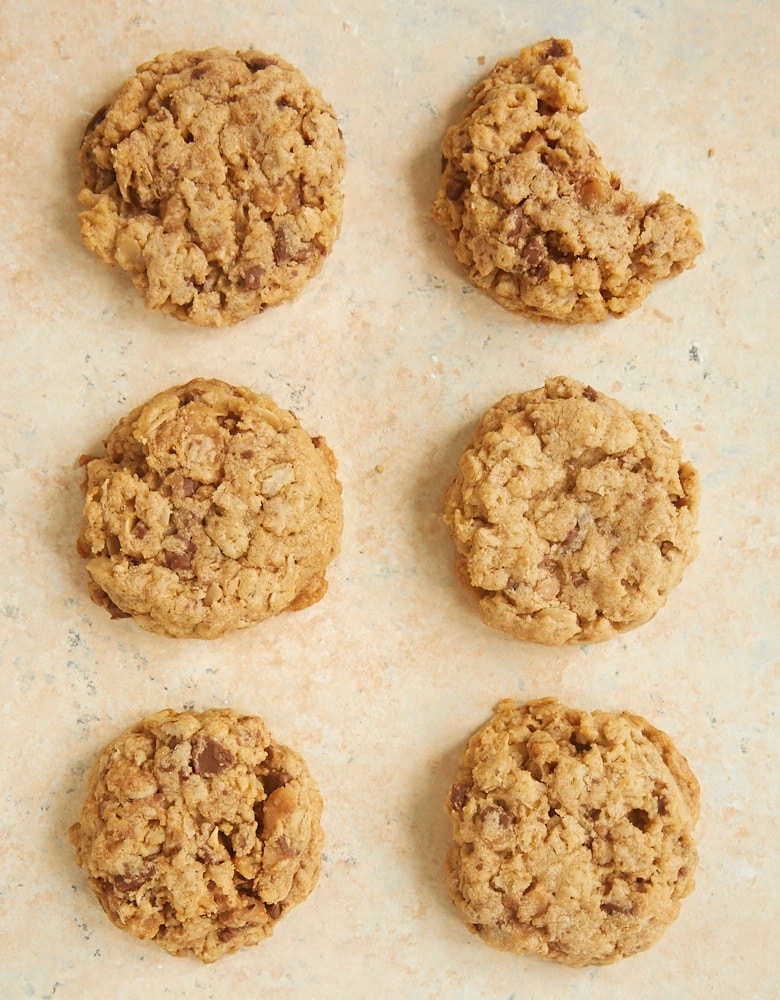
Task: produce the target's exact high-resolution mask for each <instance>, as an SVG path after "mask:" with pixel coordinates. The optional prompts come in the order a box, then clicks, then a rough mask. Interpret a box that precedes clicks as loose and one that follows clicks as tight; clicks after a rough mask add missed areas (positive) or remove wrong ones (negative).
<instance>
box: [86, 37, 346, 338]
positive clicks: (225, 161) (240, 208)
mask: <svg viewBox="0 0 780 1000" xmlns="http://www.w3.org/2000/svg"><path fill="white" fill-rule="evenodd" d="M79 162H80V164H81V170H82V191H81V194H80V196H79V201H80V202H81V205H82V206H83V209H84V210H83V212H82V213H81V215H80V217H79V218H80V225H81V235H82V238H83V240H84V243H85V244H86V245H87V246H88V247H89V248H90V249H91V250H94V252H95V253H96V254H97V256H98V257H99V258H100V259H101V260H102V261H103V262H104V263H106V264H108V265H110V266H114V265H118V266H119V267H120V268H122V269H123V270H125V271H127V272H129V274H130V277H131V278H132V280H133V283H134V284H135V286H136V288H138V290H139V291H140V292H141V294H142V295H143V298H144V302H145V303H146V305H147V306H148V307H149V308H150V309H155V310H161V311H162V312H166V313H172V314H173V315H174V316H176V317H178V318H179V319H182V320H188V321H189V322H191V323H196V324H199V325H201V326H229V325H231V324H233V323H237V322H238V321H239V320H242V319H245V318H246V317H248V316H252V315H254V314H255V313H259V312H260V311H261V310H262V309H264V308H265V307H266V306H270V305H276V304H278V303H280V302H283V301H285V300H286V299H290V298H293V297H294V296H295V295H297V294H298V293H299V292H300V290H301V289H302V287H303V285H304V284H305V282H306V281H307V280H308V279H309V278H310V277H312V276H313V275H314V274H316V273H317V272H318V271H319V270H320V268H321V267H322V264H323V261H324V259H325V257H326V256H327V254H329V253H330V251H331V249H332V247H333V243H334V241H335V240H336V238H337V236H338V233H339V228H340V226H341V213H342V202H343V196H342V193H341V189H340V183H341V180H342V177H343V174H344V164H345V151H344V141H343V139H342V136H341V132H340V130H339V126H338V122H337V120H336V115H335V113H334V110H333V108H332V107H331V105H330V104H328V103H327V101H325V100H324V98H323V97H322V94H321V93H320V92H319V91H318V90H317V89H316V88H314V87H312V86H311V85H310V84H309V83H308V81H307V80H306V79H305V78H304V76H303V74H302V73H301V72H300V71H299V70H298V69H296V68H295V67H294V66H291V65H290V64H289V63H288V62H285V61H284V60H283V59H281V58H280V57H279V56H277V55H265V54H264V53H262V52H256V51H254V50H253V51H249V52H238V53H235V54H234V53H231V52H228V51H226V50H225V49H221V48H212V49H207V50H206V51H202V52H187V51H184V52H176V53H174V54H172V55H168V54H164V55H159V56H157V58H156V59H153V60H151V61H150V62H147V63H144V64H143V65H141V66H139V67H138V69H137V71H136V74H135V75H134V76H133V77H131V78H130V79H129V80H127V81H126V82H125V83H124V84H123V85H122V87H121V88H120V89H119V91H118V93H117V94H116V96H115V97H114V98H113V99H112V100H111V102H110V103H109V104H108V105H107V106H106V107H104V108H102V109H101V110H100V111H99V112H98V113H97V114H96V115H95V116H94V117H93V119H92V121H91V122H90V123H89V125H88V126H87V131H86V135H85V136H84V140H83V143H82V146H81V153H80V157H79Z"/></svg>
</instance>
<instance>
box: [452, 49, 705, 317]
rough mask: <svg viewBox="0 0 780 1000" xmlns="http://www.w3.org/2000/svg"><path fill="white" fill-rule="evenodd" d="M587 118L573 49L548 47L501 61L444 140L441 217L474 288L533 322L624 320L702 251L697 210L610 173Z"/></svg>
mask: <svg viewBox="0 0 780 1000" xmlns="http://www.w3.org/2000/svg"><path fill="white" fill-rule="evenodd" d="M586 109H587V102H586V100H585V96H584V94H583V91H582V85H581V79H580V64H579V62H578V60H577V59H576V57H575V56H574V55H573V52H572V46H571V42H569V41H568V40H566V39H558V38H550V39H547V40H546V41H543V42H539V43H538V44H536V45H532V46H531V47H530V48H527V49H523V51H522V52H521V53H520V54H519V56H517V57H516V58H514V59H505V60H503V61H501V62H499V63H498V64H497V65H496V66H495V68H494V69H493V70H492V71H491V72H490V74H489V75H488V76H487V77H486V78H485V79H484V80H482V81H481V82H480V83H478V84H477V85H476V86H475V87H474V88H473V89H472V90H471V91H470V93H469V95H468V103H467V106H466V108H465V110H464V111H463V113H462V115H461V116H460V118H459V119H458V121H457V122H455V124H453V125H452V126H451V127H450V128H449V129H448V130H447V132H446V134H445V137H444V140H443V144H442V152H443V159H442V177H441V184H440V187H439V191H438V194H437V196H436V200H435V203H434V207H433V217H434V219H435V220H436V221H437V222H439V223H441V225H442V226H444V227H445V229H446V230H447V238H448V241H449V243H450V244H451V246H452V247H453V248H454V250H455V255H456V257H457V259H458V260H459V261H460V262H461V264H463V265H464V266H465V267H466V269H467V271H468V275H469V278H470V279H471V281H472V282H473V283H474V284H475V285H477V286H478V287H479V288H482V289H484V290H485V291H486V292H488V293H489V294H490V295H492V296H493V298H495V299H496V300H497V301H498V302H500V303H501V305H503V306H505V307H506V308H507V309H509V310H511V311H512V312H516V313H522V314H524V315H525V316H529V317H531V318H533V319H546V320H558V321H560V322H565V323H594V322H598V321H599V320H603V319H604V318H605V317H607V316H618V317H619V316H623V315H625V313H627V312H629V311H630V310H632V309H635V308H636V307H637V306H638V305H639V304H640V303H641V302H642V300H643V299H644V298H645V296H646V295H647V294H648V292H649V291H650V289H651V288H652V286H653V284H654V283H655V282H656V281H658V280H659V279H661V278H668V277H670V276H672V275H675V274H678V273H679V272H680V271H682V270H684V269H685V268H689V267H692V266H693V263H694V260H695V258H696V257H697V256H698V254H700V253H701V251H702V249H703V243H702V238H701V234H700V232H699V228H698V223H697V220H696V217H695V216H694V214H693V213H692V212H691V211H689V210H688V209H687V208H684V207H683V206H682V205H680V204H678V203H677V202H676V201H675V200H674V198H672V196H671V195H669V194H666V193H662V194H660V195H659V196H658V198H657V200H656V201H654V202H652V203H649V204H646V203H645V202H643V201H642V200H641V199H640V197H639V196H638V195H637V194H635V193H633V192H632V191H627V190H626V189H625V188H624V187H623V185H622V183H621V181H620V179H619V178H618V177H617V176H616V175H615V174H614V173H611V172H610V171H608V170H607V169H606V167H605V166H604V164H603V163H602V161H601V158H600V156H599V154H598V152H597V151H596V148H595V146H594V145H593V143H592V142H591V141H590V140H589V139H588V137H587V136H586V134H585V131H584V129H583V127H582V123H581V122H580V115H581V114H582V113H583V112H584V111H585V110H586Z"/></svg>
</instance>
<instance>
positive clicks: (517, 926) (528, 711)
mask: <svg viewBox="0 0 780 1000" xmlns="http://www.w3.org/2000/svg"><path fill="white" fill-rule="evenodd" d="M446 809H447V812H448V814H449V817H450V820H451V824H452V836H453V843H452V846H451V848H450V850H449V852H448V855H447V860H446V874H447V881H448V886H449V890H450V895H451V897H452V900H453V903H454V904H455V907H456V909H457V911H458V913H459V915H460V917H461V918H462V920H463V921H464V923H465V924H466V926H467V927H468V928H469V930H471V931H472V932H473V933H476V934H478V935H479V936H480V937H481V938H482V939H483V940H484V941H485V942H486V943H487V944H489V945H491V946H493V947H495V948H499V949H502V950H505V951H510V952H516V953H518V954H533V955H538V956H540V957H541V958H546V959H553V960H555V961H557V962H560V963H561V964H564V965H571V966H583V965H604V964H607V963H610V962H615V961H617V960H618V959H621V958H625V957H628V956H630V955H634V954H636V953H637V952H640V951H644V950H645V949H647V948H649V947H650V946H651V945H653V944H654V943H655V942H656V941H658V939H659V938H660V937H661V936H662V935H663V934H664V932H665V931H666V930H667V928H668V927H669V925H670V924H671V923H672V922H673V921H674V920H676V919H677V917H678V915H679V912H680V904H681V901H682V900H683V899H684V898H685V897H686V896H688V895H689V894H690V893H691V892H692V891H693V888H694V873H695V870H696V865H697V861H698V853H697V849H696V845H695V842H694V839H693V830H694V827H695V825H696V822H697V819H698V814H699V785H698V782H697V780H696V778H695V776H694V775H693V773H692V772H691V768H690V766H689V765H688V762H687V761H686V760H685V758H684V757H683V756H682V754H681V753H680V752H679V751H678V750H677V749H676V747H675V746H674V744H673V742H672V740H671V739H670V738H669V737H668V736H667V735H666V734H665V733H663V732H661V731H660V730H658V729H656V728H655V727H654V726H653V725H651V724H650V723H649V722H648V721H647V720H646V719H643V718H641V717H639V716H636V715H632V714H630V713H628V712H620V713H611V712H585V711H579V710H575V709H571V708H567V707H566V706H565V705H562V704H560V702H558V701H556V700H555V699H553V698H543V699H540V700H537V701H533V702H530V703H529V704H526V705H520V704H516V703H515V702H514V701H511V700H506V701H502V702H501V703H500V704H499V705H498V707H497V710H496V713H495V715H494V716H493V717H492V718H491V719H490V720H489V721H488V722H487V723H485V725H484V726H483V727H482V728H481V729H480V730H479V731H478V732H477V733H476V734H475V735H474V736H472V738H471V739H470V740H469V742H468V744H467V746H466V748H465V750H464V752H463V754H462V756H461V759H460V763H459V766H458V771H457V774H456V777H455V780H454V782H453V784H452V786H451V788H450V792H449V796H448V798H447V802H446Z"/></svg>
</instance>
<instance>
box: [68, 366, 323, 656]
mask: <svg viewBox="0 0 780 1000" xmlns="http://www.w3.org/2000/svg"><path fill="white" fill-rule="evenodd" d="M105 449H106V450H105V455H104V456H102V457H97V458H88V457H85V458H84V459H82V461H83V463H84V464H85V465H86V482H85V488H86V498H85V502H84V526H83V530H82V532H81V535H80V537H79V540H78V545H77V548H78V552H79V554H80V555H81V556H83V557H84V558H85V559H86V560H87V573H88V575H89V578H90V593H91V595H92V598H93V600H94V601H95V602H96V603H97V604H102V605H104V606H105V607H107V608H108V610H109V611H110V612H111V613H112V615H113V616H114V617H121V616H132V617H133V618H134V620H135V621H136V622H137V623H138V624H139V625H140V626H142V627H143V628H145V629H148V630H149V631H152V632H158V633H161V634H163V635H169V636H176V637H194V638H202V639H213V638H216V637H218V636H221V635H223V634H224V633H226V632H229V631H231V630H233V629H239V628H246V627H247V626H249V625H253V624H255V623H257V622H260V621H262V620H264V619H266V618H269V617H270V616H271V615H276V614H279V612H281V611H285V610H298V609H300V608H305V607H308V606H309V605H311V604H314V603H316V602H317V601H319V600H320V598H322V597H323V596H324V594H325V591H326V589H327V582H326V579H325V571H326V569H327V567H328V565H329V563H330V562H331V560H332V559H333V558H334V557H335V556H336V554H337V553H338V551H339V547H340V544H341V529H342V502H341V485H340V483H339V481H338V479H337V478H336V474H335V470H336V460H335V457H334V455H333V452H332V451H331V450H330V448H329V447H328V445H327V443H326V442H325V439H324V438H322V437H315V438H312V437H310V436H309V435H308V434H307V433H306V431H304V430H303V428H302V427H301V426H300V423H299V422H298V420H297V418H296V417H295V416H294V415H293V414H292V413H290V412H289V411H288V410H283V409H280V408H279V407H278V406H276V404H275V403H274V402H273V400H272V399H271V398H270V397H269V396H263V395H258V394H256V393H254V392H252V391H251V390H250V389H246V388H236V387H234V386H231V385H228V384H227V383H225V382H221V381H219V380H217V379H203V378H196V379H193V380H192V381H190V382H188V383H187V384H186V385H181V386H174V387H173V388H171V389H167V390H166V391H164V392H161V393H158V394H157V395H156V396H154V397H153V398H152V399H150V400H149V401H148V402H147V403H144V404H143V405H141V406H138V407H137V408H136V409H134V410H133V411H132V412H131V413H130V414H128V415H127V416H126V417H124V418H123V419H122V420H120V421H119V423H118V424H117V426H116V427H115V428H114V429H113V430H112V431H111V433H110V434H109V436H108V438H107V440H106V442H105Z"/></svg>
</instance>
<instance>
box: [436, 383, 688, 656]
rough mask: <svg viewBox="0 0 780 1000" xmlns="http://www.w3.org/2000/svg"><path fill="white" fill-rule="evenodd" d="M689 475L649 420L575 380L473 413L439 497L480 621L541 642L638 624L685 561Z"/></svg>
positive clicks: (675, 447) (659, 602)
mask: <svg viewBox="0 0 780 1000" xmlns="http://www.w3.org/2000/svg"><path fill="white" fill-rule="evenodd" d="M698 509H699V476H698V473H697V472H696V470H695V468H694V467H693V466H692V465H691V464H690V463H688V462H685V461H683V460H682V458H681V446H680V442H679V441H676V440H674V439H673V438H672V437H671V436H670V435H669V434H668V433H667V431H666V430H665V429H664V427H663V425H662V423H661V421H660V419H659V418H658V417H657V416H655V415H653V414H646V413H641V412H638V411H630V410H628V409H626V408H625V407H624V406H623V405H622V404H621V403H619V402H618V401H617V400H615V399H611V398H610V397H608V396H605V395H603V394H602V393H600V392H597V391H596V390H595V389H593V388H592V387H591V386H586V385H583V384H581V383H579V382H576V381H575V380H573V379H569V378H565V377H558V378H551V379H548V380H547V381H546V382H545V384H544V386H543V387H542V388H540V389H534V390H531V391H528V392H521V393H515V394H512V395H509V396H506V397H505V398H504V399H502V400H500V401H499V402H498V403H497V404H496V405H495V406H493V407H491V408H490V409H489V410H488V411H487V413H485V415H484V416H483V417H482V419H481V421H480V422H479V424H478V426H477V428H476V431H475V433H474V436H473V440H472V442H471V444H469V445H468V446H467V447H466V448H465V449H464V452H463V454H462V456H461V459H460V467H459V472H458V475H457V477H456V478H455V480H454V482H453V483H452V485H451V486H450V488H449V489H448V490H447V492H446V494H445V497H444V520H445V522H446V524H447V526H448V528H449V531H450V535H451V537H452V539H453V541H454V543H455V546H456V548H457V551H458V557H457V560H456V571H457V574H458V576H459V578H460V580H461V582H462V583H463V584H464V586H465V587H466V588H467V589H468V590H470V591H471V592H473V593H474V594H475V595H476V596H477V598H478V601H479V608H480V613H481V615H482V618H483V621H484V622H485V623H486V624H488V625H491V626H492V627H494V628H497V629H500V630H501V631H504V632H507V633H509V634H510V635H512V636H514V637H515V638H516V639H520V640H524V641H527V642H539V643H544V644H547V645H563V644H576V643H587V642H599V641H602V640H605V639H609V638H612V637H614V636H615V635H618V634H619V633H622V632H626V631H628V630H629V629H632V628H636V627H637V626H638V625H641V624H643V623H644V622H647V621H648V620H649V619H650V618H652V617H653V616H654V615H655V614H656V612H657V611H659V610H660V608H661V607H663V605H664V604H665V603H666V600H667V598H668V595H669V592H670V591H671V590H672V589H673V588H674V587H675V586H676V585H677V584H678V583H679V581H680V579H681V578H682V574H683V571H684V570H685V568H686V567H687V566H688V565H689V564H690V563H691V562H692V560H693V559H694V557H695V555H696V553H697V551H698V547H697V543H696V538H695V527H696V520H697V517H698Z"/></svg>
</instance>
